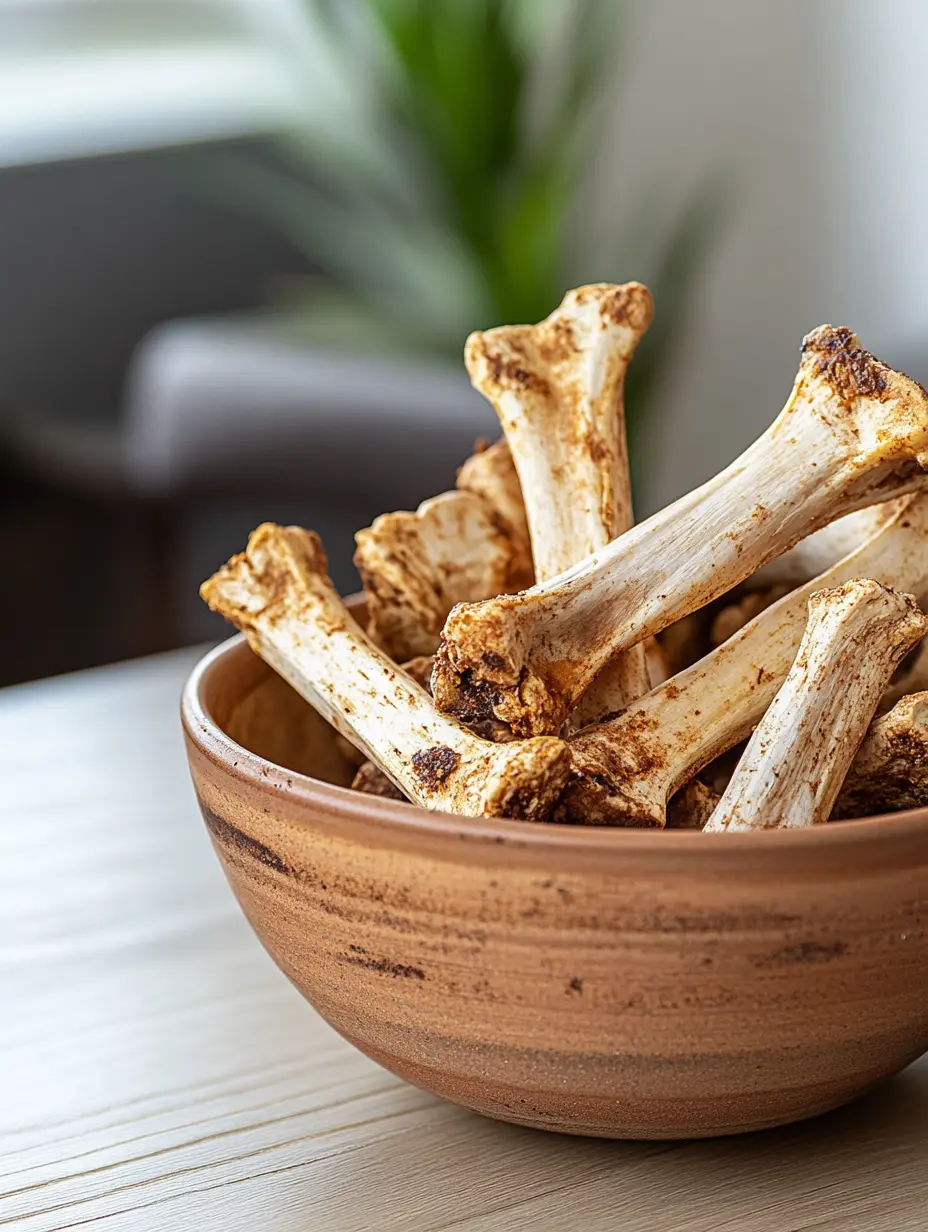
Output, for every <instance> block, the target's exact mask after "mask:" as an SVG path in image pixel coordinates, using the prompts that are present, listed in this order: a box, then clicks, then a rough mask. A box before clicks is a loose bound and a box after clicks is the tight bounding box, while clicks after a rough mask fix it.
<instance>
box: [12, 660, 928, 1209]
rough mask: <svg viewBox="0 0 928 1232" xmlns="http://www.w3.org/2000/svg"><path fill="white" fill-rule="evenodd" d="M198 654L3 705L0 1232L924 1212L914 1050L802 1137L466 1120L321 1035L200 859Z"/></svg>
mask: <svg viewBox="0 0 928 1232" xmlns="http://www.w3.org/2000/svg"><path fill="white" fill-rule="evenodd" d="M194 657H195V656H194V654H193V653H182V654H177V655H169V656H165V657H161V658H157V659H152V660H148V661H144V662H138V663H130V664H127V665H125V666H120V667H114V668H105V669H103V670H100V671H95V672H88V673H85V674H82V675H77V676H72V677H69V678H65V679H62V680H57V681H50V682H48V683H42V684H37V685H27V686H24V687H21V688H18V689H13V690H8V691H7V692H5V693H0V1229H2V1230H3V1232H6V1229H8V1228H12V1229H16V1230H17V1232H20V1230H22V1232H26V1230H27V1229H28V1230H29V1232H40V1230H41V1229H63V1228H73V1227H84V1226H87V1225H89V1226H92V1227H97V1226H99V1227H102V1228H104V1229H106V1230H107V1232H116V1230H117V1229H132V1230H133V1232H139V1230H143V1232H144V1230H145V1229H158V1230H159V1232H160V1230H162V1229H178V1230H181V1232H186V1230H187V1229H195V1230H197V1232H209V1230H211V1229H252V1228H254V1229H261V1230H262V1232H275V1230H280V1232H284V1230H286V1232H314V1230H317V1229H318V1230H320V1232H331V1230H336V1232H338V1230H341V1229H350V1230H355V1229H357V1230H360V1229H376V1230H389V1229H412V1230H418V1229H439V1228H455V1229H459V1230H466V1232H478V1230H480V1232H484V1230H488V1229H512V1228H531V1229H548V1228H551V1229H562V1228H563V1229H569V1230H574V1229H576V1230H577V1232H586V1230H592V1232H595V1230H597V1229H614V1228H621V1229H623V1232H637V1230H638V1229H641V1230H645V1229H646V1230H647V1232H665V1230H668V1232H670V1230H673V1232H676V1230H679V1232H683V1230H684V1229H685V1230H686V1232H720V1230H723V1229H728V1230H731V1232H761V1230H763V1232H799V1229H817V1230H821V1232H825V1230H834V1232H857V1230H858V1229H860V1230H865V1232H881V1230H885V1232H924V1229H925V1228H926V1227H928V1063H926V1061H922V1062H921V1063H919V1064H918V1065H915V1066H913V1067H911V1068H910V1069H909V1070H908V1071H907V1072H906V1073H905V1074H903V1075H901V1076H900V1077H899V1078H897V1079H895V1080H894V1081H892V1082H890V1083H887V1084H886V1085H885V1086H883V1087H882V1088H881V1089H880V1090H878V1091H877V1092H875V1093H874V1094H872V1095H870V1096H869V1097H867V1098H866V1099H863V1100H861V1101H860V1102H858V1103H857V1104H856V1105H854V1106H852V1107H851V1108H849V1109H847V1110H845V1111H842V1112H838V1113H834V1114H831V1115H829V1116H827V1117H824V1118H822V1119H820V1120H818V1121H816V1122H812V1123H810V1124H806V1125H803V1126H798V1127H795V1128H791V1129H786V1130H778V1131H774V1132H771V1133H765V1134H761V1135H755V1136H753V1137H746V1138H741V1139H727V1140H720V1141H715V1142H700V1143H693V1144H686V1143H681V1144H675V1143H654V1144H651V1143H621V1142H595V1141H590V1140H583V1139H576V1138H564V1137H556V1136H554V1135H548V1134H541V1133H535V1132H533V1131H531V1130H524V1129H517V1128H514V1127H512V1126H508V1125H502V1124H496V1123H495V1122H492V1121H487V1120H483V1119H481V1118H479V1117H476V1116H473V1115H471V1114H470V1113H467V1112H464V1111H462V1110H461V1109H458V1108H454V1107H452V1106H450V1105H447V1104H443V1103H440V1102H439V1101H438V1100H436V1099H434V1098H432V1097H431V1096H429V1095H425V1094H423V1093H422V1092H420V1091H417V1090H415V1089H414V1088H413V1087H410V1086H407V1085H406V1084H405V1083H403V1082H401V1081H400V1080H399V1079H397V1078H394V1077H393V1076H392V1075H390V1074H388V1073H386V1072H385V1071H384V1070H382V1069H379V1068H378V1067H377V1066H376V1065H375V1064H373V1062H371V1061H368V1060H367V1059H366V1058H365V1057H363V1056H361V1055H360V1054H359V1053H357V1052H355V1051H354V1050H353V1049H352V1048H351V1047H349V1046H348V1045H347V1044H345V1043H342V1041H341V1040H340V1039H339V1038H338V1037H337V1036H336V1035H335V1034H334V1032H333V1031H331V1030H330V1029H329V1028H328V1027H327V1026H326V1025H325V1024H324V1023H323V1022H322V1021H321V1020H320V1019H319V1018H318V1017H317V1016H316V1014H315V1013H314V1012H313V1011H312V1010H311V1009H310V1008H309V1006H308V1005H306V1004H305V1002H303V1000H302V999H301V998H300V996H299V995H298V994H297V993H296V992H295V991H294V989H293V988H291V987H290V985H289V984H288V983H287V981H286V980H285V979H284V977H283V976H282V975H281V974H280V972H278V971H277V970H276V968H275V967H274V966H273V964H272V963H271V961H270V959H269V958H268V957H267V956H266V955H265V954H264V952H263V951H262V950H261V948H260V946H259V945H258V943H257V941H256V940H255V939H254V937H253V936H252V934H251V932H250V930H249V928H248V926H247V924H246V923H245V921H244V920H243V919H242V917H241V915H240V914H239V911H238V908H237V906H236V905H235V903H234V901H233V899H232V896H231V894H230V892H229V891H228V889H227V887H226V885H225V882H224V881H223V878H222V874H221V872H220V870H219V865H218V864H217V862H216V860H215V859H214V857H213V854H212V851H211V849H210V846H209V843H208V841H207V838H206V834H205V832H204V830H203V827H202V825H201V823H200V819H199V815H198V813H197V809H196V805H195V803H194V799H193V794H192V791H191V788H190V785H189V782H188V779H187V771H186V766H185V763H184V757H183V752H182V748H181V740H180V733H179V730H178V722H177V714H176V711H177V699H178V694H179V691H180V687H181V684H182V681H183V678H184V676H185V674H186V672H187V671H188V669H189V667H190V665H191V664H192V662H193V659H194ZM926 996H928V990H926Z"/></svg>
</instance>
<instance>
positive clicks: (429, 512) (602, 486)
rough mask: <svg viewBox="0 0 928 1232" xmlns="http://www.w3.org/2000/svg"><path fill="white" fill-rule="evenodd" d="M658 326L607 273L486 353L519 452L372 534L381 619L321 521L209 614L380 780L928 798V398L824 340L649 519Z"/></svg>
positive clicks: (494, 790) (534, 804)
mask: <svg viewBox="0 0 928 1232" xmlns="http://www.w3.org/2000/svg"><path fill="white" fill-rule="evenodd" d="M651 316H652V303H651V296H650V294H649V292H648V290H647V288H646V287H644V286H642V285H641V284H639V283H628V284H626V285H624V286H614V285H610V284H596V285H592V286H585V287H580V288H578V289H576V290H574V291H571V292H569V293H568V294H567V296H566V297H565V299H564V301H563V303H562V304H561V305H560V307H559V308H558V309H557V310H556V311H555V312H553V313H552V315H551V316H549V317H548V318H547V319H546V320H544V321H542V322H541V323H540V324H539V325H526V326H511V327H508V326H507V327H502V328H498V329H491V330H488V331H486V332H483V333H476V334H473V335H472V336H471V337H470V338H469V340H468V342H467V346H466V349H465V362H466V365H467V370H468V372H469V374H470V377H471V380H472V382H473V384H474V386H475V387H476V388H477V389H478V390H480V392H481V393H482V394H484V396H485V397H486V398H487V399H488V400H489V401H490V402H491V403H492V405H493V407H494V409H495V410H496V412H497V414H498V416H499V419H500V422H501V424H502V428H503V433H504V436H503V439H502V440H500V441H499V442H498V443H496V444H494V445H490V446H489V447H488V448H487V447H484V448H479V447H478V451H477V452H476V453H475V454H474V456H473V457H471V458H470V459H468V461H467V462H465V464H464V466H463V467H462V468H461V471H460V473H459V476H458V480H457V486H456V488H455V490H454V491H451V492H444V493H442V494H441V495H440V496H436V497H434V498H433V499H431V500H428V501H426V502H425V503H424V504H422V505H421V506H420V507H419V509H418V510H416V511H415V512H411V513H407V512H400V513H388V514H384V515H383V516H382V517H379V518H377V519H376V521H375V522H374V523H373V525H372V526H369V527H367V528H366V529H365V530H362V531H360V532H359V533H358V535H357V554H356V563H357V565H358V569H359V572H360V574H361V577H362V579H363V583H364V590H365V595H366V605H365V606H366V625H367V627H366V631H365V630H364V629H362V628H361V626H360V625H359V624H358V622H357V621H356V620H355V619H354V617H353V616H352V615H351V613H350V612H349V611H348V610H347V608H346V607H345V605H344V603H343V602H342V600H341V599H340V598H339V596H338V594H337V592H336V591H335V589H334V588H333V586H332V583H331V581H330V580H329V578H328V576H327V569H326V558H325V554H324V552H323V549H322V545H321V543H320V541H319V539H318V537H317V536H316V535H315V534H314V533H313V532H312V531H307V530H303V529H301V528H298V527H292V526H291V527H282V526H277V525H274V524H271V523H267V524H265V525H262V526H260V527H258V529H257V530H255V531H254V532H253V534H252V535H251V537H250V539H249V542H248V546H247V549H246V551H245V552H243V553H242V554H241V555H239V556H236V557H234V558H233V559H232V560H230V561H229V563H228V564H227V565H225V566H223V568H221V569H220V570H219V572H218V573H216V574H215V576H214V577H212V578H210V579H209V581H207V582H206V583H205V584H204V586H203V588H202V594H203V597H204V599H205V600H206V601H207V603H208V604H209V605H210V606H211V607H212V608H213V609H214V610H216V611H218V612H221V613H222V615H223V616H225V617H226V618H227V619H228V620H230V621H231V622H232V623H233V624H234V625H236V626H237V627H238V628H239V629H241V630H243V631H244V633H245V635H246V636H247V638H248V641H249V643H250V644H251V646H252V648H253V649H254V650H255V651H256V653H257V654H259V655H260V656H261V657H262V658H263V659H264V660H266V662H267V663H268V664H270V665H271V666H272V667H273V668H274V669H275V670H276V671H277V672H279V673H280V675H281V676H283V677H284V678H285V679H286V680H287V681H288V682H289V683H290V684H291V685H292V686H293V688H295V689H296V690H297V691H298V692H299V693H300V694H301V695H302V696H303V697H304V698H306V699H307V700H308V701H309V702H310V703H311V704H312V705H313V706H314V707H315V708H316V709H317V710H318V711H319V712H321V714H322V715H323V716H324V717H325V718H326V719H328V721H329V722H330V723H331V724H332V725H333V726H334V727H335V728H336V729H337V731H338V732H339V733H340V736H341V737H343V738H344V740H345V741H349V742H350V744H351V750H350V751H351V752H352V754H354V756H355V760H356V764H358V765H359V769H358V772H357V777H356V779H355V784H354V785H355V787H356V788H357V789H358V790H361V791H369V792H374V793H377V794H380V795H384V796H393V797H395V798H397V799H406V800H408V801H411V802H412V803H414V804H416V805H419V806H421V807H423V808H427V809H439V810H444V811H446V812H451V813H458V814H464V815H468V816H483V817H509V818H518V819H523V820H531V821H540V822H541V821H555V822H567V823H585V824H592V825H611V826H657V827H662V826H673V827H688V828H699V829H705V830H709V831H712V830H745V829H756V828H772V827H793V826H808V825H814V824H816V823H819V822H826V821H829V820H831V819H844V818H852V817H861V816H870V815H872V814H874V813H880V812H891V811H896V810H899V809H903V808H909V807H913V806H916V805H924V804H928V691H926V692H921V691H920V690H921V688H922V685H924V686H925V689H926V690H928V650H926V649H925V648H924V647H928V642H926V643H925V644H924V647H922V646H921V643H922V639H923V638H924V637H925V635H926V633H928V618H926V617H925V616H924V615H923V614H922V612H921V610H920V609H919V606H918V601H919V600H923V599H924V597H925V596H928V469H926V468H928V394H926V392H925V390H924V389H922V387H921V386H920V385H918V384H916V383H915V382H914V381H912V380H910V379H909V378H908V377H906V376H903V375H902V374H901V373H899V372H896V371H894V370H893V369H891V368H889V367H888V366H887V365H886V364H884V363H882V362H881V361H880V360H878V359H876V358H875V357H874V356H872V355H870V354H869V353H868V352H867V351H865V350H863V349H862V348H861V346H860V343H859V341H858V339H857V338H856V337H855V335H854V334H852V333H851V332H850V330H848V329H844V328H835V327H832V326H829V325H823V326H821V327H820V328H818V329H816V330H814V331H813V332H812V333H811V334H809V335H808V337H807V338H806V339H805V340H804V342H803V346H802V355H801V359H800V363H799V371H798V373H797V376H796V379H795V383H794V385H793V389H792V392H791V393H790V396H789V399H788V401H787V403H786V406H785V407H784V409H783V410H782V411H781V413H780V415H779V416H778V417H777V418H776V419H775V420H774V422H773V423H772V424H771V425H770V427H769V428H768V429H767V430H766V431H765V432H764V433H763V435H762V436H760V437H759V438H758V439H757V440H756V441H755V442H754V444H752V445H751V446H750V447H749V448H748V449H747V450H746V451H745V452H744V453H743V454H742V455H741V456H740V457H739V458H737V459H736V461H734V462H733V463H732V464H731V465H730V466H729V467H727V468H726V469H725V470H723V471H722V472H721V473H720V474H718V475H716V476H715V478H713V479H711V480H709V482H708V483H705V484H703V486H702V487H700V488H697V489H696V490H695V491H693V492H690V493H689V494H688V495H686V496H684V497H682V498H681V499H680V500H678V501H676V502H675V503H674V504H672V505H670V506H668V507H667V508H665V509H663V510H661V511H660V512H659V513H656V514H655V515H654V516H653V517H651V518H648V519H647V521H645V522H642V523H640V524H639V525H637V526H636V525H634V523H633V518H632V508H631V500H630V492H629V474H628V459H627V449H626V442H625V417H624V402H623V387H624V379H625V373H626V370H627V368H628V365H629V363H630V362H631V361H632V357H633V355H634V353H635V348H636V346H637V344H638V342H639V340H640V339H641V337H642V336H643V334H644V333H645V331H646V330H647V328H648V325H649V324H650V321H651ZM913 596H914V597H913ZM745 742H746V743H745ZM362 763H363V764H362Z"/></svg>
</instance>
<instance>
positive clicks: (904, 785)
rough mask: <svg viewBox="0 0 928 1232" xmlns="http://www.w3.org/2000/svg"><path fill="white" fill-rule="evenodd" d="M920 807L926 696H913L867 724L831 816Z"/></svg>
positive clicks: (927, 733) (927, 781)
mask: <svg viewBox="0 0 928 1232" xmlns="http://www.w3.org/2000/svg"><path fill="white" fill-rule="evenodd" d="M926 804H928V693H915V694H913V695H912V696H911V697H903V698H902V700H901V701H899V702H897V703H896V705H895V706H894V707H893V708H892V710H890V712H889V713H888V714H882V715H880V717H879V718H878V719H874V720H873V722H872V723H871V724H870V730H869V731H868V732H867V736H866V738H865V740H864V742H863V744H862V745H861V746H860V749H859V751H858V753H857V756H856V757H855V758H854V762H853V765H852V766H851V768H850V770H849V771H848V775H847V778H846V779H845V780H844V784H843V786H842V788H841V791H840V793H839V795H838V799H837V802H836V804H835V807H834V810H833V811H832V814H831V816H832V819H833V820H835V821H838V820H840V819H842V818H845V817H872V816H875V815H876V814H878V813H895V812H898V811H899V810H900V809H910V808H923V807H924V806H925V805H926Z"/></svg>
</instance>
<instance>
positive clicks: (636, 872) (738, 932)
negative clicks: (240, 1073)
mask: <svg viewBox="0 0 928 1232" xmlns="http://www.w3.org/2000/svg"><path fill="white" fill-rule="evenodd" d="M183 719H184V726H185V729H186V735H187V747H188V752H189V757H190V767H191V771H192V774H193V780H194V783H195V785H196V791H197V796H198V797H199V802H200V807H201V809H202V811H203V816H204V818H205V819H206V824H207V826H208V827H209V831H210V834H211V836H212V840H213V844H214V846H215V848H216V851H217V852H218V854H219V858H220V859H221V861H222V864H223V867H224V868H225V872H226V875H227V877H228V879H229V882H230V884H231V886H232V889H233V890H234V892H235V894H236V897H237V898H238V900H239V902H240V904H241V906H242V908H243V910H244V912H245V914H246V915H247V917H248V919H249V920H250V921H251V924H252V926H253V928H254V930H255V932H256V933H257V934H258V936H259V937H260V939H261V941H262V942H263V943H264V945H265V946H266V948H267V950H268V951H269V953H270V954H271V956H272V957H273V958H274V960H275V961H276V962H277V964H278V965H279V966H280V967H281V969H282V970H283V971H284V972H285V973H286V974H287V975H288V976H289V977H290V979H291V980H292V981H293V983H294V984H295V985H296V986H297V988H299V990H300V991H301V992H302V993H303V995H304V996H305V997H306V998H307V1000H308V1001H310V1002H311V1004H312V1005H313V1006H314V1007H315V1008H316V1009H317V1010H318V1011H319V1013H320V1014H322V1015H323V1017H324V1018H326V1019H327V1021H328V1022H329V1023H331V1024H332V1026H333V1027H334V1028H335V1029H336V1030H337V1031H339V1032H340V1033H341V1034H342V1035H343V1036H344V1037H345V1039H347V1040H350V1041H351V1043H353V1044H355V1045H356V1046H357V1047H358V1048H360V1049H361V1050H362V1051H364V1052H365V1053H367V1054H368V1056H370V1057H373V1058H374V1060H376V1061H378V1062H379V1063H380V1064H381V1065H384V1066H386V1067H387V1068H388V1069H390V1070H393V1071H394V1072H395V1073H397V1074H400V1075H402V1077H404V1078H407V1079H409V1081H411V1082H414V1083H416V1084H418V1085H419V1086H421V1087H424V1088H426V1089H427V1090H429V1091H433V1092H435V1094H437V1095H440V1096H443V1097H444V1098H445V1099H450V1100H453V1101H455V1102H456V1103H459V1104H463V1105H465V1106H466V1107H468V1108H472V1109H474V1110H476V1111H477V1112H481V1113H484V1114H486V1115H488V1116H492V1117H499V1118H501V1119H503V1120H507V1121H515V1122H518V1123H519V1124H522V1125H532V1126H536V1127H538V1128H541V1129H550V1130H561V1131H564V1132H567V1133H575V1134H594V1135H601V1136H604V1137H616V1138H690V1137H703V1136H709V1135H715V1134H734V1133H740V1132H741V1131H743V1130H754V1129H762V1128H765V1127H767V1126H773V1125H780V1124H783V1123H785V1122H789V1121H795V1120H799V1119H800V1118H802V1117H808V1116H813V1115H814V1114H816V1113H820V1112H824V1111H825V1110H826V1109H829V1108H834V1107H836V1106H837V1105H839V1104H842V1103H844V1102H845V1101H846V1100H849V1099H851V1098H853V1097H854V1096H856V1095H859V1094H860V1093H861V1092H862V1091H865V1090H866V1089H867V1088H868V1087H870V1086H871V1085H872V1084H873V1083H875V1082H878V1081H879V1080H880V1079H882V1078H885V1077H887V1076H888V1075H890V1074H894V1073H896V1072H897V1071H898V1070H900V1069H902V1068H903V1067H904V1066H906V1065H908V1064H909V1062H910V1061H913V1060H915V1058H916V1057H918V1056H919V1055H920V1054H921V1053H923V1052H924V1051H926V1049H928V810H922V811H920V812H913V813H905V814H896V815H895V816H890V817H883V818H875V819H871V820H867V821H852V822H840V823H836V824H832V825H829V826H823V827H819V828H816V829H814V830H809V831H790V832H788V831H781V832H780V831H772V832H767V833H758V834H718V835H704V834H700V833H691V832H686V831H682V830H681V831H669V832H651V831H635V830H597V829H592V828H591V829H584V828H581V827H567V826H554V825H551V826H546V825H538V824H531V823H519V822H497V821H483V820H472V819H467V818H461V817H452V816H448V815H445V814H434V813H428V812H425V811H424V810H419V809H416V808H413V807H412V806H410V805H406V804H398V803H394V802H392V801H387V800H380V799H376V798H373V797H370V796H364V795H360V794H358V793H355V792H352V791H350V790H347V789H346V784H347V783H348V782H349V781H350V778H351V773H352V767H351V765H350V764H349V763H348V762H346V760H345V759H344V758H343V756H342V755H341V753H340V751H339V748H338V745H337V744H336V742H335V740H334V738H333V733H332V731H331V729H330V728H329V727H328V726H327V725H326V724H325V723H324V722H323V721H322V720H321V719H320V718H319V717H318V716H317V715H316V714H315V712H314V711H313V710H311V709H310V707H309V706H307V705H306V704H305V703H304V702H303V701H302V700H301V699H300V698H299V697H297V696H296V694H295V693H293V692H292V691H291V690H290V688H289V687H288V686H287V685H285V684H284V683H283V682H282V681H281V680H279V678H278V677H277V676H275V675H274V674H273V672H271V671H270V669H268V668H267V667H265V666H264V664H263V663H261V662H260V661H259V660H258V659H257V658H256V657H255V656H254V655H253V654H252V653H251V651H250V650H249V649H248V647H247V646H246V645H245V644H244V642H243V641H242V640H241V639H239V638H235V639H233V640H232V641H229V642H226V643H225V644H224V645H222V646H220V647H219V648H218V649H217V650H215V651H213V652H212V653H211V654H209V655H207V656H206V658H205V659H204V660H203V661H202V663H200V665H199V666H198V667H197V669H196V670H195V671H194V673H193V675H192V676H191V678H190V681H189V683H188V685H187V688H186V691H185V694H184V700H183Z"/></svg>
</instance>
